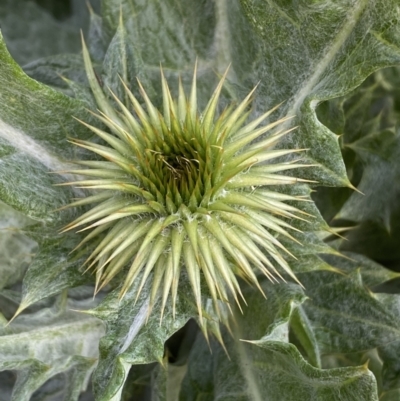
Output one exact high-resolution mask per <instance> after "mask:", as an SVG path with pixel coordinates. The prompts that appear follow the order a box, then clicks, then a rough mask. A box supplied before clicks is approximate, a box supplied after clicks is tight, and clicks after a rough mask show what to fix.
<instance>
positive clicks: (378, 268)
mask: <svg viewBox="0 0 400 401" xmlns="http://www.w3.org/2000/svg"><path fill="white" fill-rule="evenodd" d="M324 259H325V260H326V261H327V262H328V263H329V265H331V266H334V267H336V268H338V269H339V270H340V271H342V272H344V273H351V272H354V271H356V270H359V271H360V274H361V277H362V281H363V284H364V285H366V286H368V287H370V288H371V287H375V286H378V285H380V284H383V283H385V282H387V281H389V280H393V279H395V278H398V277H399V276H400V274H399V273H397V272H394V271H393V270H389V269H387V268H385V267H384V266H382V265H380V264H379V263H376V262H374V261H373V260H371V259H369V258H367V257H365V256H363V255H360V254H358V253H355V252H342V255H329V256H324Z"/></svg>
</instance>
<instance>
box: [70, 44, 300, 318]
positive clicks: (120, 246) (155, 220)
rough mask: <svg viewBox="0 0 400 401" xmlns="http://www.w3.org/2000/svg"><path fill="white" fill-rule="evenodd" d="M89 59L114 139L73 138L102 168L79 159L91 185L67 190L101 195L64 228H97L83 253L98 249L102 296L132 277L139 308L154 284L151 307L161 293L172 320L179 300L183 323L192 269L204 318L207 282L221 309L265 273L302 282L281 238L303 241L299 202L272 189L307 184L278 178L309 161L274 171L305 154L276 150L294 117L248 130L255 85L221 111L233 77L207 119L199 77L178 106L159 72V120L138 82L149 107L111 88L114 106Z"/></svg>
mask: <svg viewBox="0 0 400 401" xmlns="http://www.w3.org/2000/svg"><path fill="white" fill-rule="evenodd" d="M83 56H84V61H85V67H86V71H87V76H88V79H89V83H90V86H91V89H92V91H93V94H94V97H95V99H96V101H97V104H98V108H99V113H98V114H96V117H97V118H98V119H99V120H100V121H101V122H102V123H103V124H104V126H106V127H107V128H108V132H106V131H105V130H102V129H98V128H96V127H94V126H91V125H89V124H86V123H85V122H82V124H84V125H85V126H87V127H88V128H89V129H90V130H91V131H92V132H93V133H94V134H96V135H97V136H98V137H99V138H100V139H101V140H102V141H103V142H104V144H98V143H94V142H90V141H83V140H78V139H75V140H72V143H74V144H75V145H77V146H80V147H82V148H85V149H87V150H89V151H91V152H93V153H95V154H97V155H99V156H100V157H101V160H84V161H79V162H77V163H78V164H80V165H82V166H83V167H84V168H81V169H74V170H70V171H69V173H71V174H78V175H81V176H87V177H89V179H87V180H80V181H75V182H69V183H66V184H64V185H73V186H75V187H78V188H85V189H90V190H93V192H92V194H91V195H90V196H87V197H84V198H81V199H78V200H76V201H74V202H72V203H71V204H69V205H68V207H76V206H82V205H93V207H92V208H91V209H90V210H89V211H87V212H85V213H84V214H82V215H81V216H80V217H78V218H77V219H76V220H74V221H73V222H71V223H70V224H68V225H67V226H66V227H65V228H64V230H63V231H69V230H75V229H80V231H89V230H90V231H89V234H88V235H87V236H86V237H85V238H84V239H83V240H82V241H81V243H80V244H79V245H78V247H77V248H79V247H81V246H82V245H83V244H86V245H88V246H89V248H91V251H90V252H91V253H90V255H89V256H88V257H87V260H86V262H85V264H86V267H87V269H94V270H95V271H96V291H98V290H99V289H101V288H102V287H103V286H105V285H106V284H108V283H109V282H110V281H111V280H112V279H113V278H114V277H115V276H116V275H117V274H118V273H120V272H121V271H122V270H123V269H126V271H127V274H126V277H125V280H124V282H123V284H122V288H121V292H120V297H121V298H122V297H123V296H124V295H125V293H126V292H127V291H128V289H129V288H130V287H131V286H132V283H133V282H134V281H135V280H140V284H139V287H138V290H137V295H136V299H137V298H138V297H139V295H140V293H141V291H142V289H143V287H144V285H145V284H146V282H147V281H148V280H151V295H150V309H151V307H152V306H153V305H154V303H155V301H156V300H157V299H158V296H159V295H160V296H161V304H162V306H161V310H162V311H164V308H165V306H166V303H167V300H168V297H169V296H171V300H172V306H173V313H174V314H175V303H176V299H177V296H178V283H179V278H180V275H181V274H182V272H186V273H185V274H187V277H188V280H189V282H190V284H191V287H192V290H193V295H194V299H195V303H196V306H197V309H198V313H199V316H200V319H201V315H202V306H201V305H202V300H201V297H202V294H201V290H200V288H201V282H202V281H204V282H205V283H206V284H207V287H208V291H209V295H210V297H211V299H212V300H213V301H214V303H215V305H218V303H219V302H221V301H222V302H225V303H227V304H229V299H231V298H233V299H234V300H235V301H236V302H237V304H238V305H240V303H239V297H241V298H243V296H242V293H241V289H240V285H239V282H238V280H237V276H240V277H242V278H243V279H244V280H246V281H247V282H249V283H251V284H253V285H255V286H256V287H258V288H259V289H260V290H261V287H260V285H259V283H258V278H257V274H258V273H262V274H263V275H265V276H266V277H267V278H268V279H269V280H271V281H277V280H278V279H279V278H282V276H281V274H280V273H279V271H278V269H281V271H284V272H286V273H287V274H288V275H289V276H290V277H292V278H293V279H294V280H296V281H297V279H296V277H295V275H294V274H293V272H292V271H291V269H290V266H289V265H288V263H287V261H286V259H285V258H284V256H283V255H284V254H287V255H289V256H293V255H291V253H290V252H289V251H288V250H287V249H286V248H285V247H284V246H283V245H282V243H281V242H280V240H279V236H282V237H286V238H289V239H291V240H293V241H296V239H295V238H294V237H293V236H292V235H291V234H290V230H295V228H294V227H292V226H291V225H290V224H289V223H288V222H287V219H293V218H295V219H302V217H300V216H299V215H301V214H305V213H304V212H303V211H301V210H299V209H297V208H295V207H293V206H291V205H289V204H287V203H286V201H291V200H299V199H300V200H303V199H302V198H301V197H300V198H299V197H295V196H290V195H286V194H282V193H279V192H275V191H274V190H273V189H272V188H273V187H274V186H276V185H286V184H289V185H293V184H296V183H297V182H298V181H305V180H301V179H297V178H293V177H291V176H286V175H282V174H281V173H282V172H283V171H285V170H291V169H295V168H297V167H304V164H301V163H298V160H295V161H290V162H280V163H275V164H274V163H271V162H272V161H274V159H276V158H279V157H282V156H285V155H288V154H290V153H296V152H299V151H301V149H295V150H287V149H284V150H274V149H273V148H274V146H275V145H276V144H277V143H278V142H279V141H280V139H281V138H282V137H283V136H284V135H286V134H287V133H288V132H290V131H291V130H282V129H281V130H279V126H280V125H281V124H282V123H283V122H284V121H285V120H287V118H283V119H280V120H278V121H275V122H272V123H269V124H267V125H262V124H263V123H265V121H266V119H267V118H268V116H270V115H271V113H272V112H273V111H274V110H276V108H277V107H278V106H277V107H274V108H273V109H271V110H269V111H267V112H266V113H264V114H263V115H261V116H259V117H258V118H256V119H255V120H253V121H250V122H246V121H247V119H248V117H249V114H250V111H249V105H250V103H251V101H252V96H253V93H254V91H255V89H256V88H254V89H253V90H252V91H251V92H250V93H249V94H248V95H247V96H246V98H245V99H244V100H243V101H242V102H241V103H240V104H239V105H237V106H234V105H231V106H229V107H227V108H226V109H225V110H224V111H223V112H222V113H221V114H218V111H217V109H218V100H219V96H220V93H221V90H222V88H223V84H224V81H225V78H226V75H227V72H228V71H226V72H225V74H224V75H223V77H222V78H221V80H220V82H219V83H218V85H217V87H216V89H215V91H214V93H213V94H212V96H211V98H210V100H209V102H208V104H207V106H206V107H205V109H204V111H202V112H201V113H199V112H198V109H197V94H196V68H195V71H194V75H193V82H192V87H191V92H190V95H189V97H187V96H186V95H185V93H184V90H183V87H182V84H181V82H180V81H179V87H178V89H179V95H178V97H177V99H173V97H172V96H171V93H170V90H169V87H168V84H167V81H166V79H165V77H164V75H163V71H162V69H161V83H162V96H163V109H162V112H160V111H159V110H157V109H156V108H155V106H154V105H153V104H152V102H151V101H150V99H149V97H148V95H147V94H146V92H145V90H144V88H143V87H142V85H141V83H140V82H138V85H139V90H140V93H141V96H142V98H143V101H144V104H145V108H143V107H142V105H141V104H140V102H139V100H137V99H136V97H135V96H134V95H133V93H132V92H131V91H130V90H129V88H128V87H127V85H126V83H125V82H122V84H123V85H124V87H125V91H126V96H127V99H129V102H127V103H129V104H124V103H123V102H122V101H121V100H120V99H118V98H117V96H115V95H114V94H113V93H112V92H111V91H110V96H112V98H113V103H111V102H110V101H109V100H108V99H107V97H106V96H105V94H104V92H103V90H102V88H101V87H100V86H99V84H98V82H97V79H96V76H95V73H94V70H93V67H92V64H91V61H90V57H89V54H88V51H87V49H86V47H85V45H84V44H83ZM115 104H116V105H117V106H118V107H117V109H116V108H115V106H114V105H115ZM269 187H272V188H269ZM261 291H262V290H261ZM162 313H163V312H162Z"/></svg>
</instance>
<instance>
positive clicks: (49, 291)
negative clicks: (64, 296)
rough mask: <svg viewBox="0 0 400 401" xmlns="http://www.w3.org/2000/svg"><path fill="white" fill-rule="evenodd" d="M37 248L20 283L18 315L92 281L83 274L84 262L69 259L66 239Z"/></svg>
mask: <svg viewBox="0 0 400 401" xmlns="http://www.w3.org/2000/svg"><path fill="white" fill-rule="evenodd" d="M40 245H41V246H40V248H39V250H38V252H37V254H36V255H35V257H34V258H33V260H32V263H31V264H30V265H29V268H28V270H27V272H26V274H25V276H24V279H23V282H22V300H21V304H20V307H19V311H22V310H24V309H25V308H27V307H28V306H30V305H32V304H33V303H35V302H38V301H40V300H42V299H44V298H48V297H50V296H52V295H55V294H58V293H60V292H62V291H63V290H65V289H68V288H73V287H77V286H79V285H82V284H84V283H87V282H90V281H93V279H92V277H91V275H90V274H83V272H84V269H83V268H82V265H83V262H84V259H83V258H73V257H72V256H71V255H70V252H71V249H72V248H73V247H72V246H71V245H70V244H69V243H68V240H67V239H62V238H57V237H55V238H54V239H52V240H47V241H46V242H44V243H42V244H40Z"/></svg>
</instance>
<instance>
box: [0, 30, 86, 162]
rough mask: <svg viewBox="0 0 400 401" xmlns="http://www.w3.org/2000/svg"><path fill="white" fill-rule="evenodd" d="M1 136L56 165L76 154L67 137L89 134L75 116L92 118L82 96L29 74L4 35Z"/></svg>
mask: <svg viewBox="0 0 400 401" xmlns="http://www.w3.org/2000/svg"><path fill="white" fill-rule="evenodd" d="M0 63H1V69H0V84H1V90H0V100H1V103H2V105H3V106H2V108H1V109H0V121H1V125H0V134H1V135H0V137H1V139H2V141H4V140H5V141H6V144H7V143H8V144H9V145H11V146H13V147H15V148H16V149H17V150H18V151H22V152H24V153H26V154H27V155H29V156H31V157H33V158H34V159H38V160H39V161H40V162H41V163H42V164H44V165H47V166H48V167H51V168H53V169H59V170H61V169H63V166H62V163H61V162H62V161H65V160H68V159H69V158H73V156H74V150H73V148H72V146H71V145H70V144H69V143H68V141H67V138H68V137H69V136H73V137H75V138H79V137H88V135H89V134H88V132H87V130H86V128H85V127H83V125H82V124H80V123H79V122H78V121H76V120H74V119H73V118H72V116H74V117H77V118H82V119H85V121H88V120H89V121H90V120H91V119H92V118H91V117H90V115H89V114H88V112H87V111H86V110H85V109H84V106H83V107H82V103H81V102H79V101H78V100H74V99H71V98H69V97H67V96H65V95H63V94H62V93H60V92H57V91H55V90H53V89H51V88H49V87H47V86H46V85H43V84H40V83H39V82H37V81H35V80H33V79H31V78H29V77H28V76H27V75H26V74H25V73H24V72H23V71H22V69H21V67H19V66H18V64H16V62H15V61H14V60H13V59H12V57H11V56H10V54H9V53H8V50H7V48H6V45H5V43H4V41H3V37H2V36H0Z"/></svg>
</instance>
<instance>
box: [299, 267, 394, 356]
mask: <svg viewBox="0 0 400 401" xmlns="http://www.w3.org/2000/svg"><path fill="white" fill-rule="evenodd" d="M300 279H301V281H302V283H303V285H304V286H305V287H306V294H307V295H308V297H309V300H307V301H306V303H305V304H304V311H305V313H306V315H307V318H308V320H309V324H310V327H311V328H312V330H313V332H314V333H315V334H314V335H315V337H316V339H317V341H318V344H319V348H320V352H321V354H329V353H346V352H356V351H361V350H367V349H372V348H375V347H379V346H384V345H387V344H388V343H390V342H393V341H396V339H397V338H398V336H399V328H398V327H399V316H400V315H399V309H398V295H395V294H390V295H387V296H381V295H380V294H373V293H372V292H371V291H370V290H368V289H367V288H366V287H365V286H364V284H363V281H362V276H361V273H360V271H358V270H355V271H353V272H352V273H351V274H350V275H348V276H347V275H345V276H343V275H338V274H335V273H328V272H318V273H314V274H312V275H301V278H300Z"/></svg>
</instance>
